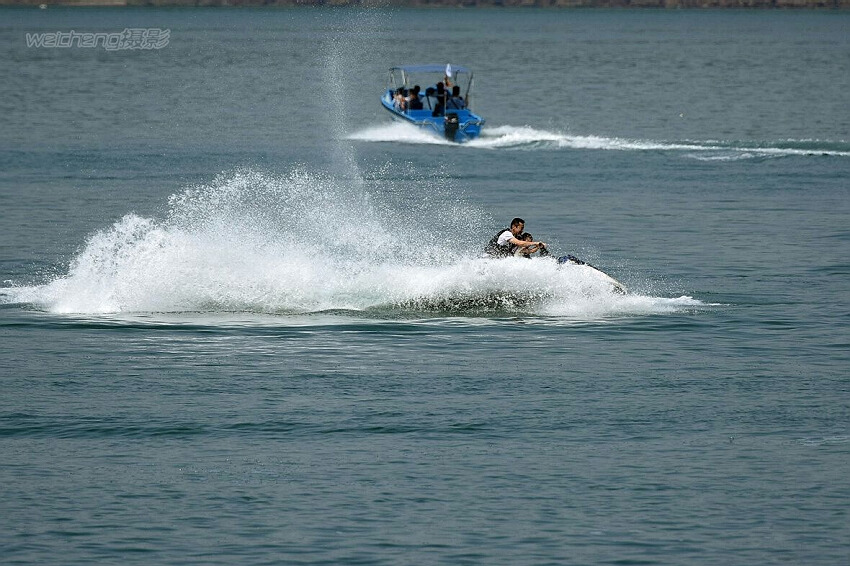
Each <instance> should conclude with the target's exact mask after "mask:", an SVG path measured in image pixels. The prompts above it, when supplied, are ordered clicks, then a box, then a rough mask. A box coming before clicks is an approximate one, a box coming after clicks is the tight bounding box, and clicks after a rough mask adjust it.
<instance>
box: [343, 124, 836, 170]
mask: <svg viewBox="0 0 850 566" xmlns="http://www.w3.org/2000/svg"><path fill="white" fill-rule="evenodd" d="M348 139H351V140H359V141H368V142H398V143H409V144H432V145H433V144H436V145H450V142H448V141H446V140H444V139H442V138H440V137H439V136H437V135H435V134H432V133H429V132H428V131H425V130H422V129H420V128H417V127H416V126H413V125H411V124H406V123H400V122H394V123H389V124H385V125H379V126H373V127H370V128H366V129H364V130H360V131H358V132H356V133H354V134H351V135H349V136H348ZM835 145H842V146H843V145H846V144H843V143H842V144H835V143H832V142H816V141H812V140H785V141H783V142H776V143H764V144H752V145H751V144H747V143H742V142H723V141H715V140H708V141H686V142H670V141H655V140H640V139H628V138H617V137H606V136H579V135H570V134H564V133H561V132H553V131H548V130H541V129H537V128H533V127H531V126H509V125H503V126H484V128H482V130H481V136H480V137H478V138H477V139H474V140H470V141H469V142H466V143H464V144H463V145H462V147H464V148H475V149H490V150H497V149H515V150H534V149H550V150H551V149H582V150H600V151H665V152H684V155H685V156H686V157H689V158H693V159H699V160H703V161H736V160H742V159H753V158H764V157H788V156H812V155H822V156H832V157H850V151H844V150H843V149H836V148H835V147H834V146H835ZM799 146H810V147H799Z"/></svg>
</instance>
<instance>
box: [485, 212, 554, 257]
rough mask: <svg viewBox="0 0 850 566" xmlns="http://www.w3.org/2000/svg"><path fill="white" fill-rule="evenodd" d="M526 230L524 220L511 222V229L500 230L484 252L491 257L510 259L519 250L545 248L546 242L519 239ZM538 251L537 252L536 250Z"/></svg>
mask: <svg viewBox="0 0 850 566" xmlns="http://www.w3.org/2000/svg"><path fill="white" fill-rule="evenodd" d="M524 228H525V220H523V219H522V218H514V219H513V220H511V227H510V228H505V229H504V230H500V231H499V232H498V233H497V234H496V235H495V236H493V237H492V238H491V239H490V241H489V242H487V246H486V247H485V248H484V252H485V253H486V254H487V255H489V256H491V257H509V256H511V255H513V254H514V252H516V250H517V248H527V247H531V246H538V248H539V247H540V246H543V247H545V246H546V244H545V243H544V242H535V241H533V240H521V239H520V238H519V237H520V236H521V235H522V231H523V229H524ZM535 251H536V250H535Z"/></svg>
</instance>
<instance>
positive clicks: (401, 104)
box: [393, 87, 407, 112]
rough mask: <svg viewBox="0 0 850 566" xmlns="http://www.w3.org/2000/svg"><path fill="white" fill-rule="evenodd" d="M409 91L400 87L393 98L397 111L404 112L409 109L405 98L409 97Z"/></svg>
mask: <svg viewBox="0 0 850 566" xmlns="http://www.w3.org/2000/svg"><path fill="white" fill-rule="evenodd" d="M406 93H407V91H405V89H404V88H402V87H398V89H396V91H395V96H394V97H393V107H394V108H395V109H396V110H401V111H402V112H403V111H404V110H405V109H406V108H407V103H406V102H405V100H404V99H405V97H406V96H407V94H406Z"/></svg>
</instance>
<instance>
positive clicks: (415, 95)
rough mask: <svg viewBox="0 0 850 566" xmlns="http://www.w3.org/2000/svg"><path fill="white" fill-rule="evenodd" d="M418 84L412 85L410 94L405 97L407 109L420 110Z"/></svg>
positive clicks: (420, 102)
mask: <svg viewBox="0 0 850 566" xmlns="http://www.w3.org/2000/svg"><path fill="white" fill-rule="evenodd" d="M420 90H421V89H420V88H419V85H414V86H413V90H411V91H410V96H409V97H408V98H407V109H408V110H422V99H420V98H419V91H420Z"/></svg>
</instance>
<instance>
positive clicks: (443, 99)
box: [431, 83, 449, 116]
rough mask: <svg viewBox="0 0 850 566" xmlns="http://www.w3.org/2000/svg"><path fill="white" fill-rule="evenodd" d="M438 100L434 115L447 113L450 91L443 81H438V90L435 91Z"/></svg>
mask: <svg viewBox="0 0 850 566" xmlns="http://www.w3.org/2000/svg"><path fill="white" fill-rule="evenodd" d="M434 96H435V97H436V99H437V101H436V102H435V103H434V111H433V112H432V113H431V115H432V116H442V115H444V114H445V113H446V104H447V103H448V101H449V93H448V91H446V87H445V86H444V85H443V83H437V92H435V93H434Z"/></svg>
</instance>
